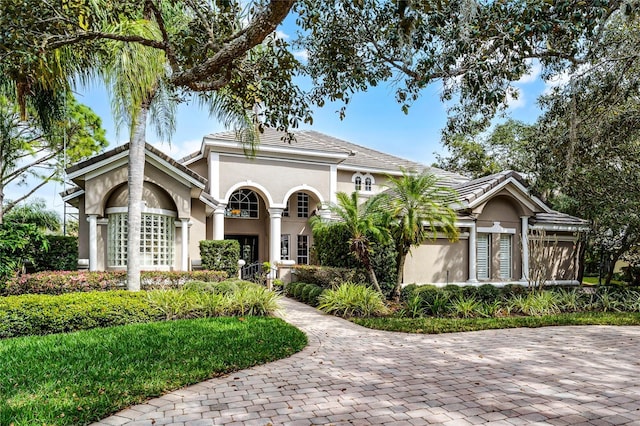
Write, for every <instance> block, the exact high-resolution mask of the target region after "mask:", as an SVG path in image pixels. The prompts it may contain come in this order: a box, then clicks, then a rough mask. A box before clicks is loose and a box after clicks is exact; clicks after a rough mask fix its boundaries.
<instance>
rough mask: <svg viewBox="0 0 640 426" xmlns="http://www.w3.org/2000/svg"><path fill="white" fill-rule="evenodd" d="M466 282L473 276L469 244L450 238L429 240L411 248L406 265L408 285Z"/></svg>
mask: <svg viewBox="0 0 640 426" xmlns="http://www.w3.org/2000/svg"><path fill="white" fill-rule="evenodd" d="M447 271H449V282H450V283H452V282H458V283H459V282H464V281H466V280H467V278H468V275H469V243H468V240H466V239H464V240H458V241H457V242H455V243H451V242H449V241H448V240H446V239H438V240H436V241H434V242H427V243H425V244H422V245H421V246H420V247H414V248H413V249H412V250H411V253H410V254H409V256H407V260H406V263H405V266H404V283H405V284H411V283H416V284H436V283H441V284H442V283H446V282H447Z"/></svg>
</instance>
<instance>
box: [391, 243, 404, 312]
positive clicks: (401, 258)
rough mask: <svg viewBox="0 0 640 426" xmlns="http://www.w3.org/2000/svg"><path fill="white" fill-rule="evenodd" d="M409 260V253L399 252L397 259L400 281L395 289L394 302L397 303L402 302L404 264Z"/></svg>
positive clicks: (397, 281) (398, 280)
mask: <svg viewBox="0 0 640 426" xmlns="http://www.w3.org/2000/svg"><path fill="white" fill-rule="evenodd" d="M406 260H407V253H404V252H403V251H402V250H398V257H397V268H398V279H397V280H396V286H395V288H394V289H393V300H395V301H396V302H399V301H400V293H401V290H402V281H403V280H404V263H405V262H406Z"/></svg>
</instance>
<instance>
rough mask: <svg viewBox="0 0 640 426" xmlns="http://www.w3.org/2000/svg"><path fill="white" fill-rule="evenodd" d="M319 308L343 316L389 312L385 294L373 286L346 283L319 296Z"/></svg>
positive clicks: (365, 315)
mask: <svg viewBox="0 0 640 426" xmlns="http://www.w3.org/2000/svg"><path fill="white" fill-rule="evenodd" d="M318 302H319V305H318V309H320V310H321V311H324V312H326V313H329V314H333V315H337V316H340V317H343V318H351V317H370V316H380V315H385V314H387V313H388V309H387V307H386V305H385V304H384V300H383V296H382V295H381V294H380V293H378V292H377V291H375V290H374V289H372V288H369V287H367V286H364V285H360V284H354V283H350V282H347V283H344V284H342V285H340V287H338V288H336V289H335V290H325V291H324V292H323V293H322V294H321V295H320V297H319V298H318Z"/></svg>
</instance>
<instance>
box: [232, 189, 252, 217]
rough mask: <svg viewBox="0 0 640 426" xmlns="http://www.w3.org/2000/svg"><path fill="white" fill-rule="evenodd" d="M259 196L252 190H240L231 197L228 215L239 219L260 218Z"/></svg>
mask: <svg viewBox="0 0 640 426" xmlns="http://www.w3.org/2000/svg"><path fill="white" fill-rule="evenodd" d="M258 207H259V204H258V195H257V194H256V193H255V192H253V191H252V190H250V189H239V190H237V191H236V192H234V193H233V194H231V197H229V204H227V210H226V215H227V216H229V217H239V218H252V219H257V218H258Z"/></svg>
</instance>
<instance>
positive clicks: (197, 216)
mask: <svg viewBox="0 0 640 426" xmlns="http://www.w3.org/2000/svg"><path fill="white" fill-rule="evenodd" d="M206 239H207V215H206V212H205V205H204V203H203V202H202V201H200V200H195V199H194V200H192V201H191V228H189V257H190V259H191V260H194V259H200V241H202V240H206Z"/></svg>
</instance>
